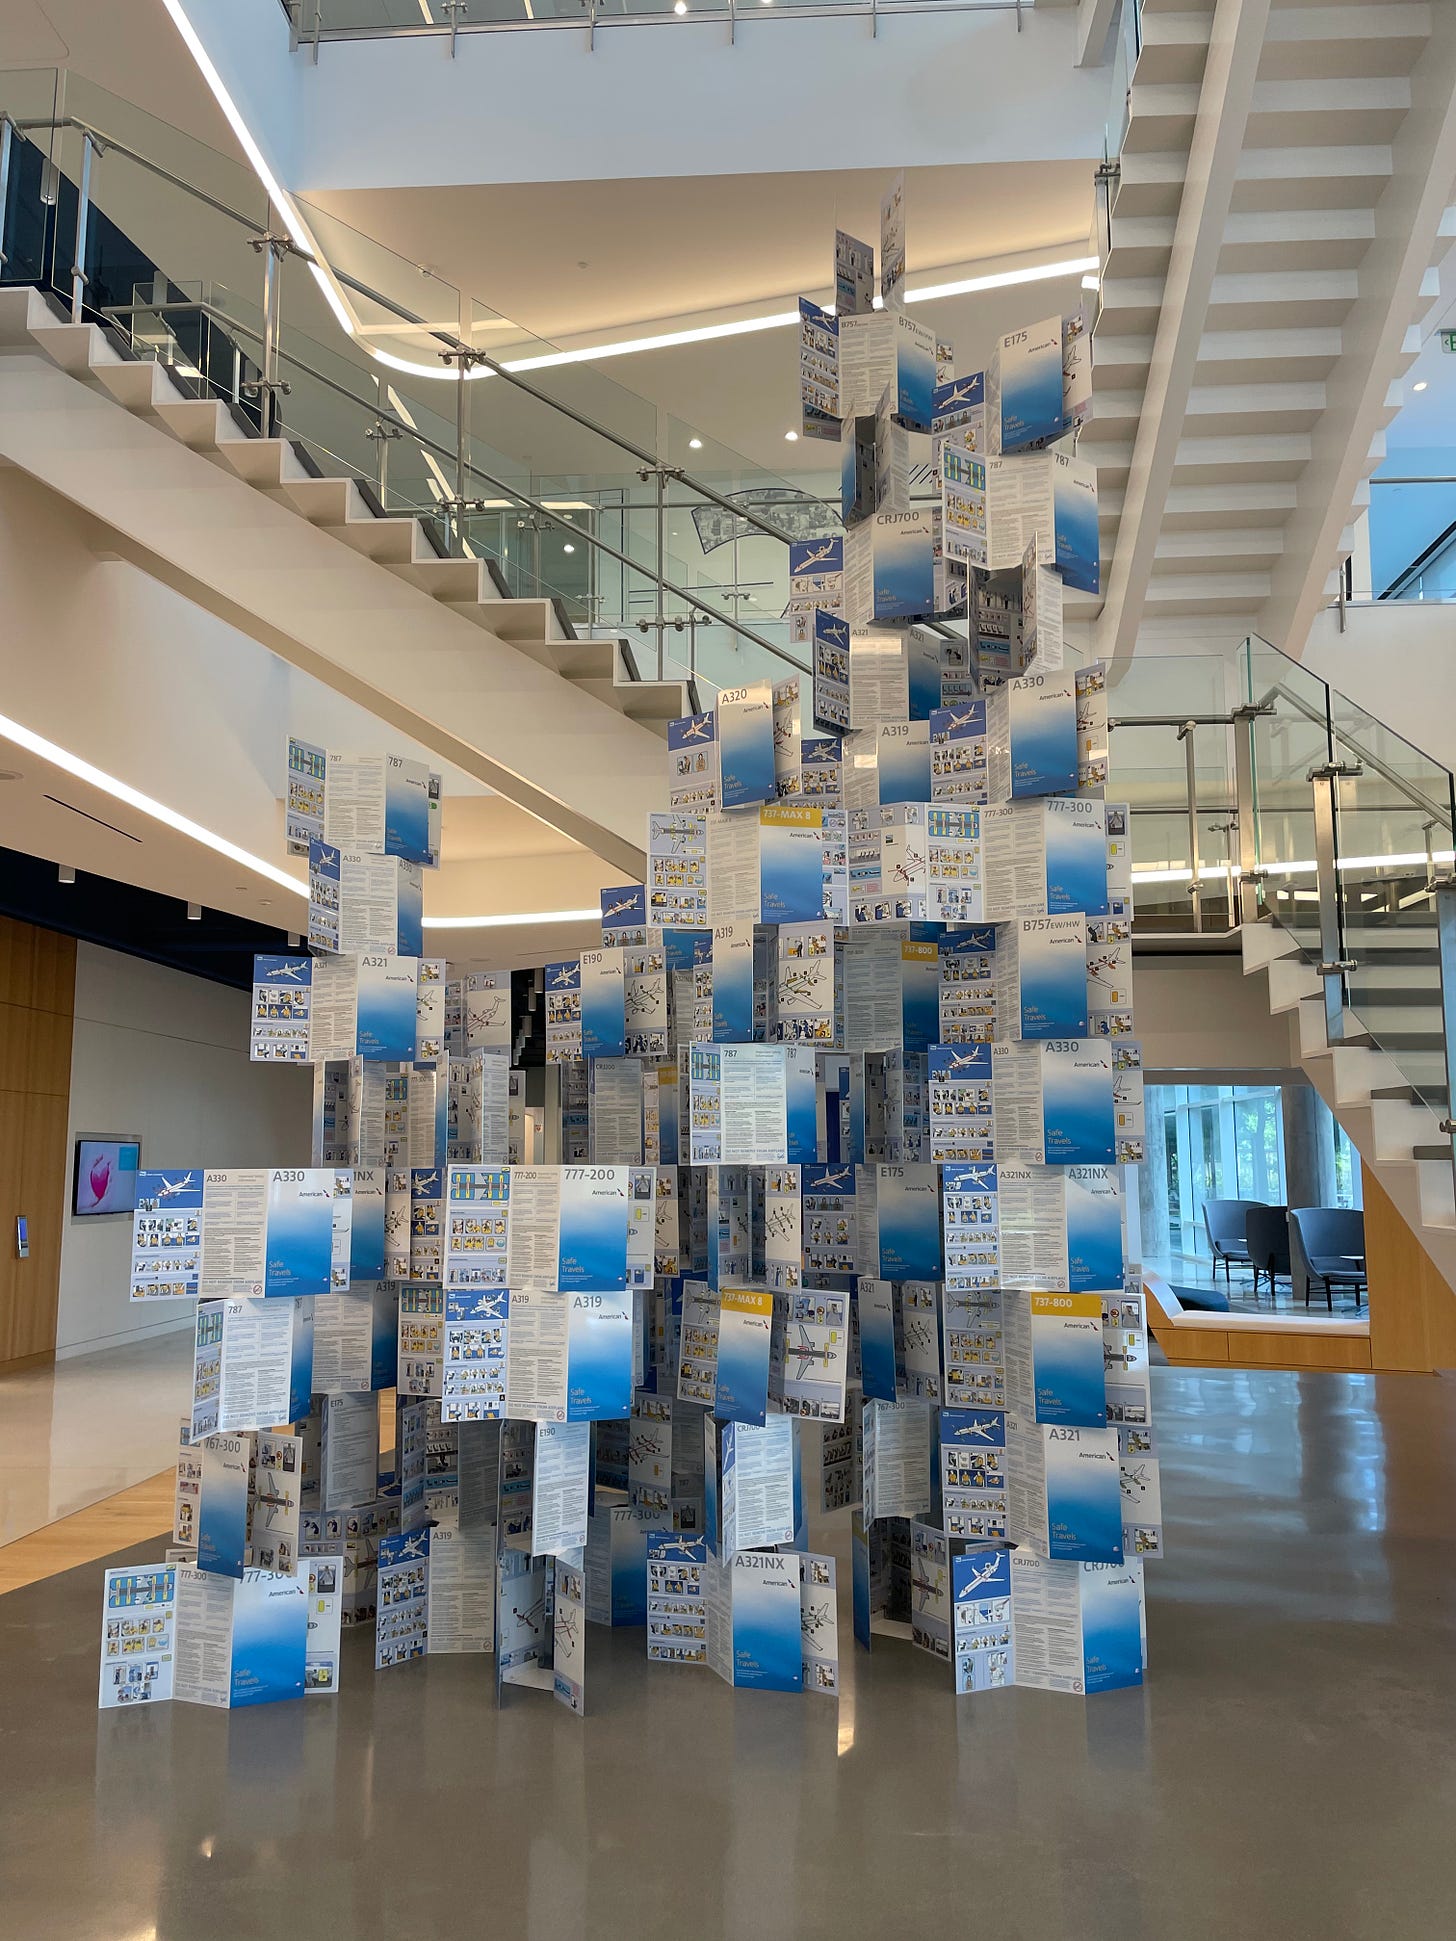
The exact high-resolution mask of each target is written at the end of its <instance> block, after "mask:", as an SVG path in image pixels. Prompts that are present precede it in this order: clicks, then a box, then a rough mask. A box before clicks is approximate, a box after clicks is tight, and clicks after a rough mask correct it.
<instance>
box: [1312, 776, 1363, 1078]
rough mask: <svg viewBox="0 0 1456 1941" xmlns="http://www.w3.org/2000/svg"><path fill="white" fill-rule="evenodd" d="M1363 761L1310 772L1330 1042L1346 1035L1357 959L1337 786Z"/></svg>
mask: <svg viewBox="0 0 1456 1941" xmlns="http://www.w3.org/2000/svg"><path fill="white" fill-rule="evenodd" d="M1364 772H1365V771H1364V770H1363V769H1362V768H1361V767H1360V766H1359V764H1358V763H1351V762H1337V761H1328V762H1322V763H1321V764H1320V765H1319V766H1318V767H1317V768H1312V769H1311V770H1310V771H1309V782H1310V785H1311V787H1312V788H1313V791H1314V861H1315V888H1316V890H1317V891H1318V893H1319V935H1320V961H1319V964H1318V966H1317V968H1318V970H1319V974H1320V976H1321V978H1322V979H1323V980H1324V1000H1325V1042H1326V1044H1330V1045H1337V1044H1339V1043H1340V1042H1341V1041H1342V1040H1343V1038H1344V1036H1345V976H1346V973H1347V972H1349V971H1352V970H1354V968H1355V966H1354V963H1353V962H1352V961H1351V960H1350V959H1349V958H1347V957H1346V956H1345V950H1344V942H1345V925H1344V914H1343V910H1342V908H1341V903H1340V871H1339V854H1338V846H1337V840H1336V835H1335V812H1336V807H1337V803H1336V797H1335V791H1336V789H1337V788H1338V787H1339V785H1340V782H1341V780H1342V779H1344V778H1345V777H1347V776H1348V777H1352V778H1353V777H1354V776H1357V775H1362V774H1364Z"/></svg>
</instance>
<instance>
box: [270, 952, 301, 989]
mask: <svg viewBox="0 0 1456 1941" xmlns="http://www.w3.org/2000/svg"><path fill="white" fill-rule="evenodd" d="M309 963H310V960H309V959H308V958H306V957H305V958H304V959H303V960H302V961H301V962H299V961H297V960H295V959H294V958H291V957H290V958H285V959H284V961H283V962H282V963H281V964H275V965H274V966H273V968H272V970H269V971H265V972H264V973H263V975H264V976H265V977H286V978H287V979H288V981H289V982H290V983H291V984H301V983H302V982H303V978H304V973H305V972H306V971H307V970H308V969H309Z"/></svg>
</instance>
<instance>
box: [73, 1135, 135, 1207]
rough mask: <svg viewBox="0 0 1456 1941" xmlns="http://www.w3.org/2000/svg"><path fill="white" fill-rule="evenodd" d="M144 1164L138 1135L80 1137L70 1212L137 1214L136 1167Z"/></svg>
mask: <svg viewBox="0 0 1456 1941" xmlns="http://www.w3.org/2000/svg"><path fill="white" fill-rule="evenodd" d="M141 1163H142V1142H141V1140H140V1139H139V1138H121V1139H115V1138H103V1137H101V1136H100V1135H88V1136H87V1137H86V1138H83V1139H78V1140H77V1141H76V1174H75V1181H74V1184H73V1186H72V1190H71V1211H72V1212H73V1213H75V1214H77V1215H83V1214H93V1213H134V1212H135V1211H136V1194H137V1169H138V1168H139V1167H140V1165H141Z"/></svg>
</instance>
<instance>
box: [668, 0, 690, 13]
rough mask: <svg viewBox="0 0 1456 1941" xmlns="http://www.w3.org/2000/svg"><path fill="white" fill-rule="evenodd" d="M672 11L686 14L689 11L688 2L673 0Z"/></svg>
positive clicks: (685, 0)
mask: <svg viewBox="0 0 1456 1941" xmlns="http://www.w3.org/2000/svg"><path fill="white" fill-rule="evenodd" d="M672 10H673V12H674V13H686V12H687V10H688V0H673V8H672Z"/></svg>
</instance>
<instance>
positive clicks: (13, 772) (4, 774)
mask: <svg viewBox="0 0 1456 1941" xmlns="http://www.w3.org/2000/svg"><path fill="white" fill-rule="evenodd" d="M19 780H20V770H19V769H18V768H0V782H18V781H19Z"/></svg>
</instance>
